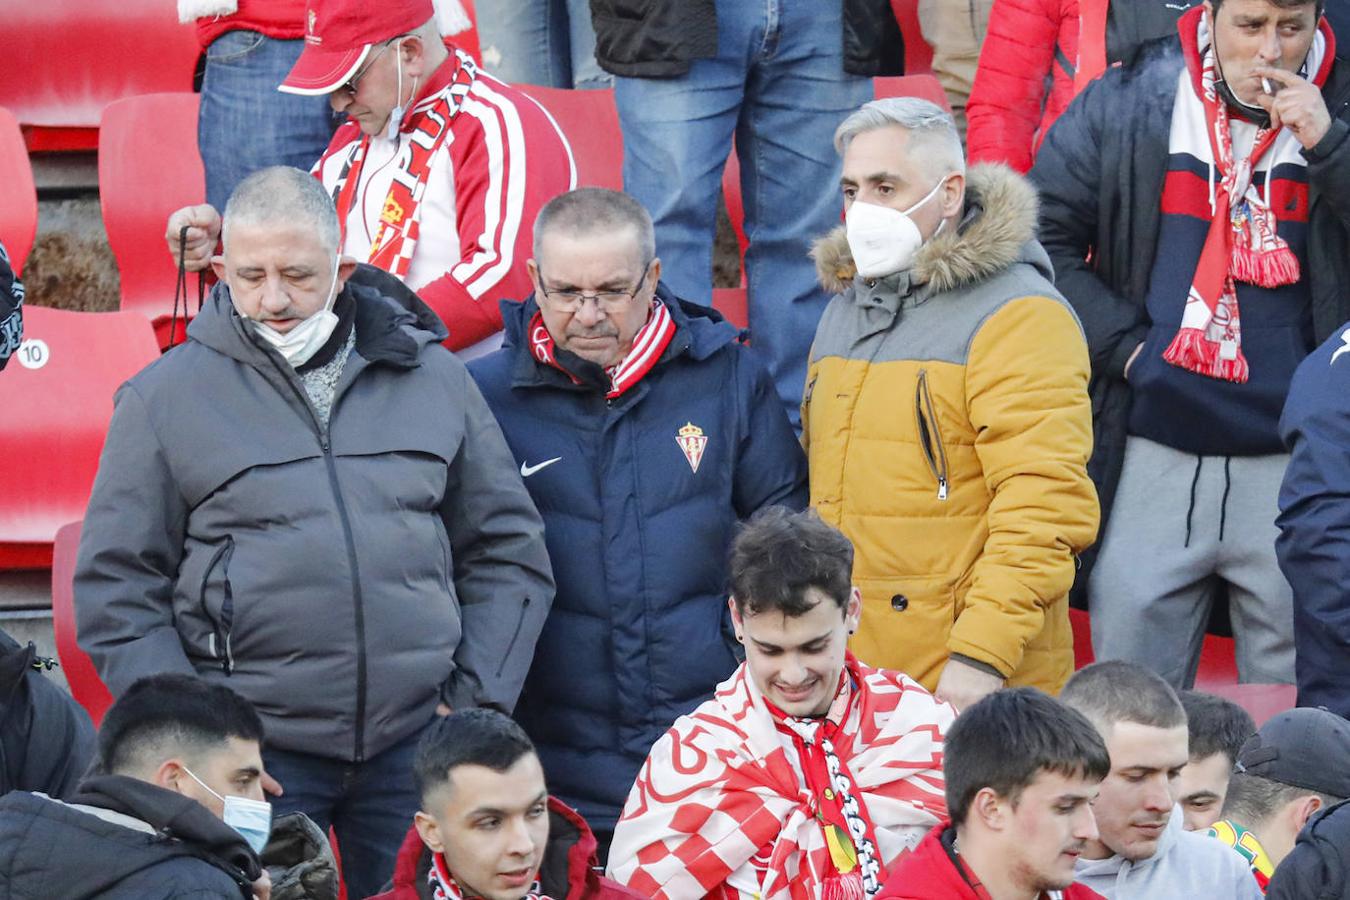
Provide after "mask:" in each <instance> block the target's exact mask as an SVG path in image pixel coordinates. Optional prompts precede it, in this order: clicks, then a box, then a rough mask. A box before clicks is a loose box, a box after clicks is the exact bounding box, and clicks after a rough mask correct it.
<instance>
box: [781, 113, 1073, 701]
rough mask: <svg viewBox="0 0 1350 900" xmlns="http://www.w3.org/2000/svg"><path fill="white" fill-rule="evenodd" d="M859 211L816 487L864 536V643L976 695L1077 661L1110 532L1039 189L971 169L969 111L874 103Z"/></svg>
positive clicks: (819, 441)
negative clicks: (959, 114)
mask: <svg viewBox="0 0 1350 900" xmlns="http://www.w3.org/2000/svg"><path fill="white" fill-rule="evenodd" d="M835 146H836V148H837V149H838V150H839V152H840V153H841V154H842V155H843V160H844V162H843V178H842V179H841V185H842V187H843V199H844V206H845V209H846V210H847V213H846V216H845V225H844V226H842V227H841V228H839V229H837V230H836V231H835V232H833V233H831V234H830V235H828V236H827V237H825V238H823V239H822V240H821V241H820V242H819V243H818V244H817V246H816V248H815V258H816V262H817V266H818V268H819V271H820V275H821V279H822V282H823V283H824V284H825V285H826V287H827V288H828V289H831V290H833V291H834V292H835V293H836V296H835V297H834V299H833V300H832V301H831V302H830V305H829V307H828V308H827V309H826V311H825V314H824V316H823V317H822V319H821V322H820V326H819V329H818V330H817V332H816V340H815V345H814V346H813V347H812V350H811V360H810V369H809V372H808V375H807V385H806V393H805V397H804V400H803V402H802V430H803V434H802V440H803V443H804V445H805V447H806V450H807V454H808V456H809V459H810V465H811V502H812V504H813V505H814V506H815V507H816V508H817V509H818V510H819V512H820V514H821V516H822V517H823V518H824V519H825V520H826V521H828V522H830V523H832V524H834V525H836V526H838V527H839V528H840V529H841V530H842V531H843V532H844V533H845V534H846V535H848V537H849V538H851V539H852V541H853V543H854V545H855V546H856V548H857V559H856V562H855V565H854V573H853V579H854V583H855V584H856V585H857V586H858V587H859V588H860V589H861V590H862V595H863V610H864V614H863V616H862V619H861V625H860V627H859V630H858V632H857V634H856V635H855V636H854V638H853V650H854V652H855V653H856V654H857V655H858V657H859V658H860V659H862V660H863V661H865V662H867V663H868V664H869V665H873V666H882V667H886V668H893V669H899V670H900V671H903V672H905V673H906V674H908V675H910V676H912V677H914V678H916V679H918V680H919V681H921V682H922V683H923V684H924V686H925V687H928V688H929V689H930V690H935V692H936V693H937V695H938V696H939V697H940V698H942V699H944V700H948V701H950V702H951V703H953V704H954V705H955V706H956V707H957V708H961V707H964V706H968V705H970V704H971V703H974V702H975V701H976V700H978V699H979V698H980V697H982V696H984V695H985V694H987V693H989V692H991V691H994V690H997V689H998V688H999V687H1001V686H1003V685H1005V684H1008V685H1032V686H1035V687H1039V688H1041V689H1043V690H1045V691H1048V692H1050V693H1057V692H1058V691H1059V689H1060V688H1061V687H1062V686H1063V684H1064V682H1065V680H1066V679H1067V678H1068V677H1069V675H1070V674H1071V673H1072V671H1073V638H1072V634H1071V631H1070V628H1069V620H1068V593H1069V587H1070V586H1071V585H1072V583H1073V577H1074V568H1075V556H1076V555H1077V554H1078V553H1079V552H1081V551H1082V550H1083V549H1084V548H1086V547H1087V546H1089V545H1090V544H1091V543H1092V542H1093V540H1094V539H1095V537H1096V534H1097V524H1098V518H1099V509H1098V505H1097V494H1096V491H1095V490H1094V488H1093V486H1092V482H1091V480H1090V479H1089V478H1088V474H1087V460H1088V456H1089V454H1090V452H1091V450H1092V414H1091V408H1090V404H1089V400H1088V394H1087V383H1088V372H1089V365H1088V354H1087V345H1086V343H1085V341H1084V338H1083V332H1082V328H1081V327H1080V326H1079V323H1078V320H1077V318H1076V317H1075V315H1074V313H1073V311H1072V310H1071V308H1070V307H1069V305H1068V304H1067V303H1066V302H1065V300H1064V298H1063V297H1061V296H1060V295H1059V293H1058V292H1057V291H1056V290H1055V288H1054V285H1053V284H1052V283H1051V278H1052V277H1053V274H1052V269H1051V266H1050V260H1049V258H1048V257H1047V256H1046V254H1045V251H1044V250H1042V249H1041V247H1040V245H1039V244H1038V243H1036V240H1035V236H1034V235H1035V228H1036V195H1035V192H1034V190H1033V189H1032V188H1031V187H1030V185H1029V184H1028V183H1027V182H1026V181H1024V180H1023V179H1022V178H1021V177H1020V176H1018V175H1016V174H1015V173H1013V172H1012V171H1011V170H1010V169H1007V168H1006V167H1003V166H982V167H976V168H973V169H972V170H971V171H970V173H969V177H967V175H966V171H965V160H964V158H963V154H962V151H961V144H960V140H959V139H958V138H957V135H956V130H955V127H954V126H953V124H952V119H951V117H950V116H949V115H947V114H946V113H945V112H943V111H942V110H941V109H939V108H938V107H937V106H934V105H933V104H931V103H928V102H927V101H924V100H918V99H914V98H891V99H886V100H875V101H873V102H871V103H868V104H867V105H865V106H864V107H862V108H861V109H860V110H858V111H857V112H856V113H854V114H853V115H851V116H850V117H849V118H848V119H846V120H845V121H844V122H843V124H842V125H840V126H839V130H838V131H837V132H836V134H835Z"/></svg>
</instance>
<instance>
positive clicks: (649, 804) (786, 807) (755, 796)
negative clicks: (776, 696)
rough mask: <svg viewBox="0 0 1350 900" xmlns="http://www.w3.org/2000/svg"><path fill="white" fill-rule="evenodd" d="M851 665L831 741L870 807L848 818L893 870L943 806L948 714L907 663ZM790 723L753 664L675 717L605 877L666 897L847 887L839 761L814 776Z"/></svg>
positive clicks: (806, 892)
mask: <svg viewBox="0 0 1350 900" xmlns="http://www.w3.org/2000/svg"><path fill="white" fill-rule="evenodd" d="M845 670H846V675H847V678H848V680H849V682H850V683H851V685H852V686H853V689H852V691H851V693H850V694H849V695H848V696H847V698H846V701H847V702H846V704H845V708H844V709H841V710H839V711H838V712H839V716H840V718H839V720H838V721H837V722H834V721H833V719H832V720H831V721H832V724H831V725H830V726H829V731H830V734H829V738H830V752H831V755H833V756H834V757H835V762H836V764H837V766H838V771H839V772H840V773H841V775H842V776H843V778H844V779H846V782H847V785H848V791H849V793H850V797H851V799H853V800H854V801H855V803H856V805H854V804H849V809H850V810H852V811H853V813H854V814H856V815H857V816H860V817H861V821H860V822H859V823H857V825H856V826H855V825H853V824H852V823H850V825H849V829H850V831H853V830H854V829H855V827H856V828H857V829H858V830H859V834H860V835H862V836H863V838H864V839H866V840H869V841H872V843H873V844H874V846H875V856H876V861H877V862H878V863H879V867H880V871H881V872H885V871H887V870H889V869H890V868H892V867H893V866H894V865H895V863H896V861H897V860H899V859H900V858H901V857H902V856H903V855H904V854H906V853H908V852H909V851H911V850H913V849H914V847H916V846H917V845H918V843H919V841H920V840H922V839H923V836H924V834H925V833H926V832H927V831H928V830H929V829H930V828H932V827H933V826H934V825H936V824H937V823H938V822H939V821H940V820H941V819H943V818H944V817H945V816H946V801H945V799H944V796H943V789H944V781H943V777H942V744H943V737H944V735H945V734H946V731H947V728H948V726H949V725H950V724H951V722H952V719H953V713H952V709H951V707H950V706H948V705H947V704H945V703H940V702H938V701H937V700H936V699H935V698H934V697H933V695H932V694H930V693H928V692H927V691H925V690H924V689H923V688H922V687H921V686H920V685H919V684H918V683H917V682H915V681H913V680H911V679H909V678H908V677H906V676H904V675H902V674H900V673H898V672H890V671H885V670H882V669H872V668H870V667H868V666H865V665H863V664H862V663H860V662H858V660H857V659H856V658H854V657H853V655H852V654H849V655H848V657H847V659H846V663H845ZM833 713H834V710H832V714H833ZM783 722H784V717H783V716H781V714H780V715H779V716H775V715H774V713H773V712H772V711H771V709H770V708H769V706H768V705H767V704H766V702H765V700H764V697H763V695H762V694H761V693H760V691H759V689H758V688H757V687H756V686H755V684H754V679H753V678H752V677H751V676H750V673H749V671H748V670H747V668H746V667H745V665H744V664H742V665H741V667H740V668H738V669H737V670H736V672H735V673H734V674H733V675H732V676H731V678H729V679H728V680H727V681H724V682H723V683H722V684H721V685H719V686H718V689H717V693H716V694H715V695H714V696H713V698H712V699H711V700H709V701H707V702H705V703H704V704H703V705H702V706H700V707H699V708H698V709H696V710H695V711H694V712H693V713H692V714H690V715H688V716H684V717H682V718H681V719H679V721H677V722H676V723H675V724H674V725H673V726H672V727H671V729H670V730H669V731H668V732H667V733H666V734H665V736H663V737H662V738H661V740H660V741H658V742H657V743H656V746H654V747H653V748H652V752H651V755H650V756H649V757H648V758H647V761H646V763H644V764H643V767H642V771H641V772H640V773H639V774H638V779H637V782H636V783H635V784H634V785H633V790H632V792H631V793H630V794H629V795H628V802H627V804H626V805H625V807H624V812H623V818H622V819H620V821H619V825H618V827H617V829H616V830H615V833H614V842H613V844H612V846H611V848H610V854H609V865H610V877H612V878H615V879H617V880H618V881H620V882H621V883H623V884H626V885H628V886H629V887H631V888H633V889H634V890H636V891H638V892H639V893H641V894H644V895H646V896H649V897H653V898H657V900H662V898H669V900H692V898H696V897H703V896H705V895H708V894H713V895H714V896H722V897H735V896H737V895H738V894H739V895H740V896H742V897H746V898H748V897H750V896H751V895H752V894H754V895H757V896H758V897H759V898H760V900H816V898H819V897H821V895H822V894H823V893H824V892H825V891H826V887H827V884H829V883H830V882H831V881H833V882H835V886H836V889H840V888H842V887H843V885H842V884H841V883H840V882H839V880H838V879H837V878H834V877H833V876H837V875H838V874H839V870H840V867H839V866H838V865H837V864H836V863H835V861H834V859H833V858H832V853H831V846H830V844H831V840H830V838H829V837H827V834H826V829H827V827H830V826H831V823H830V822H829V821H828V817H827V816H826V815H825V814H824V812H823V810H822V804H823V803H824V802H825V799H826V795H825V794H824V791H825V790H826V789H827V788H829V787H830V784H831V780H832V779H833V771H834V769H833V767H832V766H831V767H829V773H830V774H829V777H827V778H826V779H825V780H824V785H825V787H822V785H821V783H820V779H815V778H809V777H808V775H807V772H806V769H805V767H806V765H808V764H809V761H808V760H805V759H803V758H802V756H801V754H800V751H799V748H798V741H799V740H800V737H799V736H798V735H797V733H796V732H795V730H794V729H792V728H786V729H785V728H782V727H780V725H781V724H782V723H783ZM813 782H814V786H813ZM834 787H836V788H839V787H842V785H840V784H835V785H834ZM829 799H830V800H833V799H834V798H832V797H831V798H829ZM840 800H841V802H843V800H842V798H840ZM845 815H847V813H846V814H845ZM869 833H870V835H871V837H867V835H868V834H869ZM836 840H837V836H836ZM854 843H855V846H857V844H858V843H861V841H855V842H854ZM747 872H750V873H752V874H753V878H752V879H750V880H753V881H754V882H756V884H755V886H754V887H753V888H752V887H749V886H748V885H746V881H747V878H746V873H747Z"/></svg>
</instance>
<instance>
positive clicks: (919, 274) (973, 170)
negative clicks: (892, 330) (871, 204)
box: [811, 163, 1038, 294]
mask: <svg viewBox="0 0 1350 900" xmlns="http://www.w3.org/2000/svg"><path fill="white" fill-rule="evenodd" d="M1037 207H1038V200H1037V197H1036V190H1035V188H1033V187H1032V186H1031V183H1030V182H1029V181H1027V180H1026V179H1025V178H1023V177H1022V176H1021V175H1018V174H1017V173H1016V172H1014V171H1013V170H1012V169H1010V168H1008V167H1007V166H1005V165H1002V164H1001V163H984V164H980V165H975V166H971V167H970V169H969V170H968V171H967V173H966V214H965V216H964V218H963V219H962V221H961V224H960V226H959V227H958V228H956V229H955V230H953V231H944V232H943V233H942V234H939V235H938V236H937V237H935V238H933V239H932V240H930V241H928V242H927V243H926V244H924V245H923V246H922V247H920V248H919V252H918V253H917V255H916V256H915V258H914V266H913V270H912V271H913V277H912V279H911V280H912V283H913V284H928V285H929V287H930V288H931V290H932V292H933V293H942V292H944V291H950V290H953V289H955V288H959V287H962V286H963V285H967V284H972V283H975V282H978V281H982V280H984V279H986V278H988V277H989V276H991V275H994V274H995V273H997V272H1000V271H1002V270H1003V269H1006V268H1007V267H1008V266H1010V265H1012V264H1013V263H1015V262H1017V261H1018V260H1019V259H1020V258H1021V257H1022V253H1023V247H1024V246H1025V245H1026V243H1027V242H1028V241H1030V240H1032V239H1033V238H1035V236H1036V213H1037ZM811 258H812V259H814V260H815V261H816V273H817V276H818V277H819V279H820V284H821V286H822V287H824V288H825V290H827V291H829V292H830V293H831V294H839V293H842V292H843V291H844V289H845V288H847V287H848V286H849V285H850V284H852V283H853V279H854V277H855V276H856V275H857V274H858V270H857V267H856V266H855V265H854V264H853V254H852V253H851V252H850V251H849V248H848V238H847V237H846V236H845V231H844V226H843V225H840V226H839V227H837V228H835V229H834V230H833V231H831V232H830V233H829V234H827V235H825V236H824V237H822V238H820V239H819V240H817V241H816V243H815V246H813V247H812V248H811Z"/></svg>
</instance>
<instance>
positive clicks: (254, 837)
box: [183, 766, 272, 856]
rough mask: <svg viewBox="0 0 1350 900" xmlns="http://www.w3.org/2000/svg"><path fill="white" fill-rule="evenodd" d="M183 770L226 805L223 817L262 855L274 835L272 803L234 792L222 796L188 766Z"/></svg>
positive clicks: (255, 851)
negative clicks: (237, 794)
mask: <svg viewBox="0 0 1350 900" xmlns="http://www.w3.org/2000/svg"><path fill="white" fill-rule="evenodd" d="M183 771H184V772H187V773H188V775H189V776H190V777H191V778H192V780H193V781H195V782H197V783H198V784H200V785H201V786H202V787H203V788H205V789H206V790H208V791H210V792H211V796H213V797H215V798H216V799H217V800H219V801H220V802H221V803H223V804H224V805H225V810H224V813H223V814H222V815H221V819H222V820H223V821H224V822H225V824H226V825H228V826H230V827H231V828H233V829H234V830H235V831H237V832H239V834H240V835H241V836H242V837H243V838H244V840H245V841H246V842H247V843H248V845H249V847H251V848H252V849H253V852H254V853H256V854H258V855H259V856H261V855H262V852H263V848H265V847H266V846H267V840H268V838H270V837H271V836H272V804H270V803H267V802H266V801H263V800H250V799H249V798H248V797H237V796H235V795H234V794H230V795H228V796H224V797H222V796H221V795H220V794H217V793H216V792H215V791H212V790H211V786H210V785H208V784H207V783H206V782H204V781H202V780H201V779H200V778H198V777H197V776H196V775H193V774H192V770H191V769H189V768H188V767H187V766H184V767H183Z"/></svg>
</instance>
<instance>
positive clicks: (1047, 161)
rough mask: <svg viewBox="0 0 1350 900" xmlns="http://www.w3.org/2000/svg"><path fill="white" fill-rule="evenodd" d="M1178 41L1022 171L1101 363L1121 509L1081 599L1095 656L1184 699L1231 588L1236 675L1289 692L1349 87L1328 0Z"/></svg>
mask: <svg viewBox="0 0 1350 900" xmlns="http://www.w3.org/2000/svg"><path fill="white" fill-rule="evenodd" d="M1178 31H1179V39H1177V38H1173V39H1170V40H1166V41H1161V42H1159V43H1157V44H1155V45H1153V46H1152V47H1149V48H1147V49H1146V50H1145V51H1144V53H1143V54H1142V55H1141V58H1140V59H1139V60H1138V62H1137V63H1136V64H1135V66H1133V67H1132V68H1127V69H1112V70H1110V71H1109V72H1107V74H1106V75H1105V76H1104V77H1103V78H1101V79H1100V80H1098V81H1097V82H1094V83H1093V84H1092V85H1090V86H1089V87H1088V89H1087V90H1086V91H1084V92H1083V94H1082V95H1080V96H1079V97H1078V99H1077V100H1075V101H1074V103H1073V105H1072V106H1071V107H1070V108H1069V109H1068V111H1067V112H1066V113H1065V114H1064V116H1062V117H1061V118H1060V120H1059V121H1058V122H1057V123H1056V124H1055V127H1054V128H1053V129H1052V130H1051V132H1050V134H1049V136H1048V137H1047V139H1046V141H1045V143H1044V144H1043V145H1042V147H1041V151H1040V154H1039V156H1038V158H1037V162H1036V166H1035V168H1034V169H1033V170H1032V179H1033V180H1034V181H1035V182H1036V183H1037V185H1038V187H1039V188H1040V189H1041V192H1042V201H1043V206H1042V214H1041V242H1042V243H1043V244H1044V246H1045V248H1046V249H1047V250H1048V251H1049V253H1050V256H1051V258H1052V259H1053V261H1054V264H1055V269H1056V274H1057V276H1058V277H1057V286H1058V287H1059V289H1060V290H1061V291H1063V292H1064V295H1065V296H1066V297H1068V298H1069V300H1070V301H1071V302H1072V303H1073V305H1074V307H1075V308H1076V309H1077V311H1078V315H1079V318H1080V319H1081V320H1082V322H1083V327H1084V330H1085V331H1086V333H1087V337H1088V345H1089V349H1090V352H1091V354H1092V363H1093V384H1092V393H1093V410H1094V412H1095V413H1096V423H1095V424H1096V428H1095V430H1096V435H1095V436H1096V450H1095V455H1094V459H1093V461H1092V464H1091V466H1090V469H1091V471H1092V473H1093V476H1094V478H1095V479H1096V481H1097V484H1098V490H1099V494H1100V497H1101V502H1102V507H1103V510H1104V511H1109V512H1110V519H1109V522H1108V524H1106V525H1105V526H1104V528H1103V541H1102V545H1101V552H1100V558H1099V559H1098V560H1097V564H1096V566H1095V567H1084V571H1083V573H1082V575H1084V576H1085V575H1086V573H1087V571H1088V569H1089V568H1091V578H1090V579H1088V578H1086V577H1080V580H1079V585H1080V586H1083V585H1086V586H1087V588H1088V593H1089V605H1090V608H1091V611H1092V620H1093V622H1092V624H1093V629H1092V630H1093V642H1094V645H1095V649H1096V652H1097V657H1098V658H1099V659H1101V658H1124V659H1128V660H1132V661H1135V662H1139V663H1142V664H1144V665H1147V666H1149V667H1151V668H1154V669H1155V670H1157V671H1158V672H1159V673H1160V674H1162V675H1163V676H1164V677H1165V678H1167V679H1168V681H1170V682H1171V683H1172V684H1173V685H1174V686H1185V685H1187V684H1189V682H1191V681H1192V680H1193V678H1194V672H1195V667H1196V663H1197V658H1198V654H1199V648H1200V641H1201V637H1202V636H1203V631H1204V626H1205V623H1206V620H1207V616H1208V612H1209V607H1210V603H1211V601H1212V598H1213V596H1214V595H1215V594H1216V593H1217V592H1218V590H1219V589H1221V588H1223V587H1224V586H1225V585H1226V590H1227V593H1228V596H1229V597H1230V598H1231V601H1232V606H1231V611H1232V617H1233V625H1234V634H1235V637H1236V639H1237V663H1238V669H1239V675H1240V678H1241V679H1242V680H1243V681H1261V682H1290V681H1292V680H1293V675H1294V668H1293V659H1294V653H1293V638H1292V598H1291V595H1290V590H1289V585H1288V583H1287V582H1286V581H1285V580H1284V578H1283V576H1282V575H1281V574H1280V571H1279V568H1278V566H1277V564H1276V561H1275V553H1274V540H1275V535H1276V532H1275V527H1274V519H1275V514H1276V495H1277V493H1278V490H1279V483H1280V478H1281V476H1282V474H1283V472H1284V468H1285V465H1286V462H1287V459H1288V457H1287V455H1286V454H1285V452H1284V446H1283V444H1282V443H1281V441H1280V436H1279V430H1278V420H1279V415H1280V410H1281V407H1282V406H1283V404H1284V399H1285V395H1286V393H1287V391H1288V387H1289V381H1290V378H1291V377H1292V375H1293V372H1294V369H1295V368H1296V367H1297V366H1298V364H1299V362H1300V361H1301V360H1302V359H1303V357H1304V356H1306V355H1307V353H1308V352H1310V351H1311V349H1312V348H1313V347H1314V346H1316V343H1317V342H1318V341H1320V340H1322V339H1324V338H1325V337H1326V336H1327V335H1328V334H1329V333H1330V332H1331V330H1332V329H1333V328H1335V327H1336V326H1337V325H1339V324H1340V323H1341V322H1342V321H1344V320H1345V319H1346V318H1347V316H1348V315H1350V294H1347V293H1346V291H1345V287H1344V286H1345V285H1346V284H1347V283H1350V254H1347V252H1346V251H1347V247H1350V228H1348V223H1350V139H1348V138H1350V121H1347V120H1348V119H1350V71H1347V69H1346V66H1345V64H1344V63H1342V62H1340V61H1338V60H1336V58H1335V40H1334V37H1333V35H1332V33H1331V30H1330V29H1329V28H1328V27H1327V25H1326V23H1325V21H1323V20H1322V18H1321V0H1213V2H1212V3H1205V4H1204V5H1203V7H1199V8H1196V9H1193V10H1191V11H1190V12H1188V13H1186V14H1185V15H1184V16H1183V17H1182V18H1181V20H1180V22H1179V23H1178ZM1163 248H1165V251H1166V252H1160V251H1161V250H1163ZM1104 518H1105V517H1104ZM1140 560H1145V561H1146V564H1142V565H1141V564H1140Z"/></svg>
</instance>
